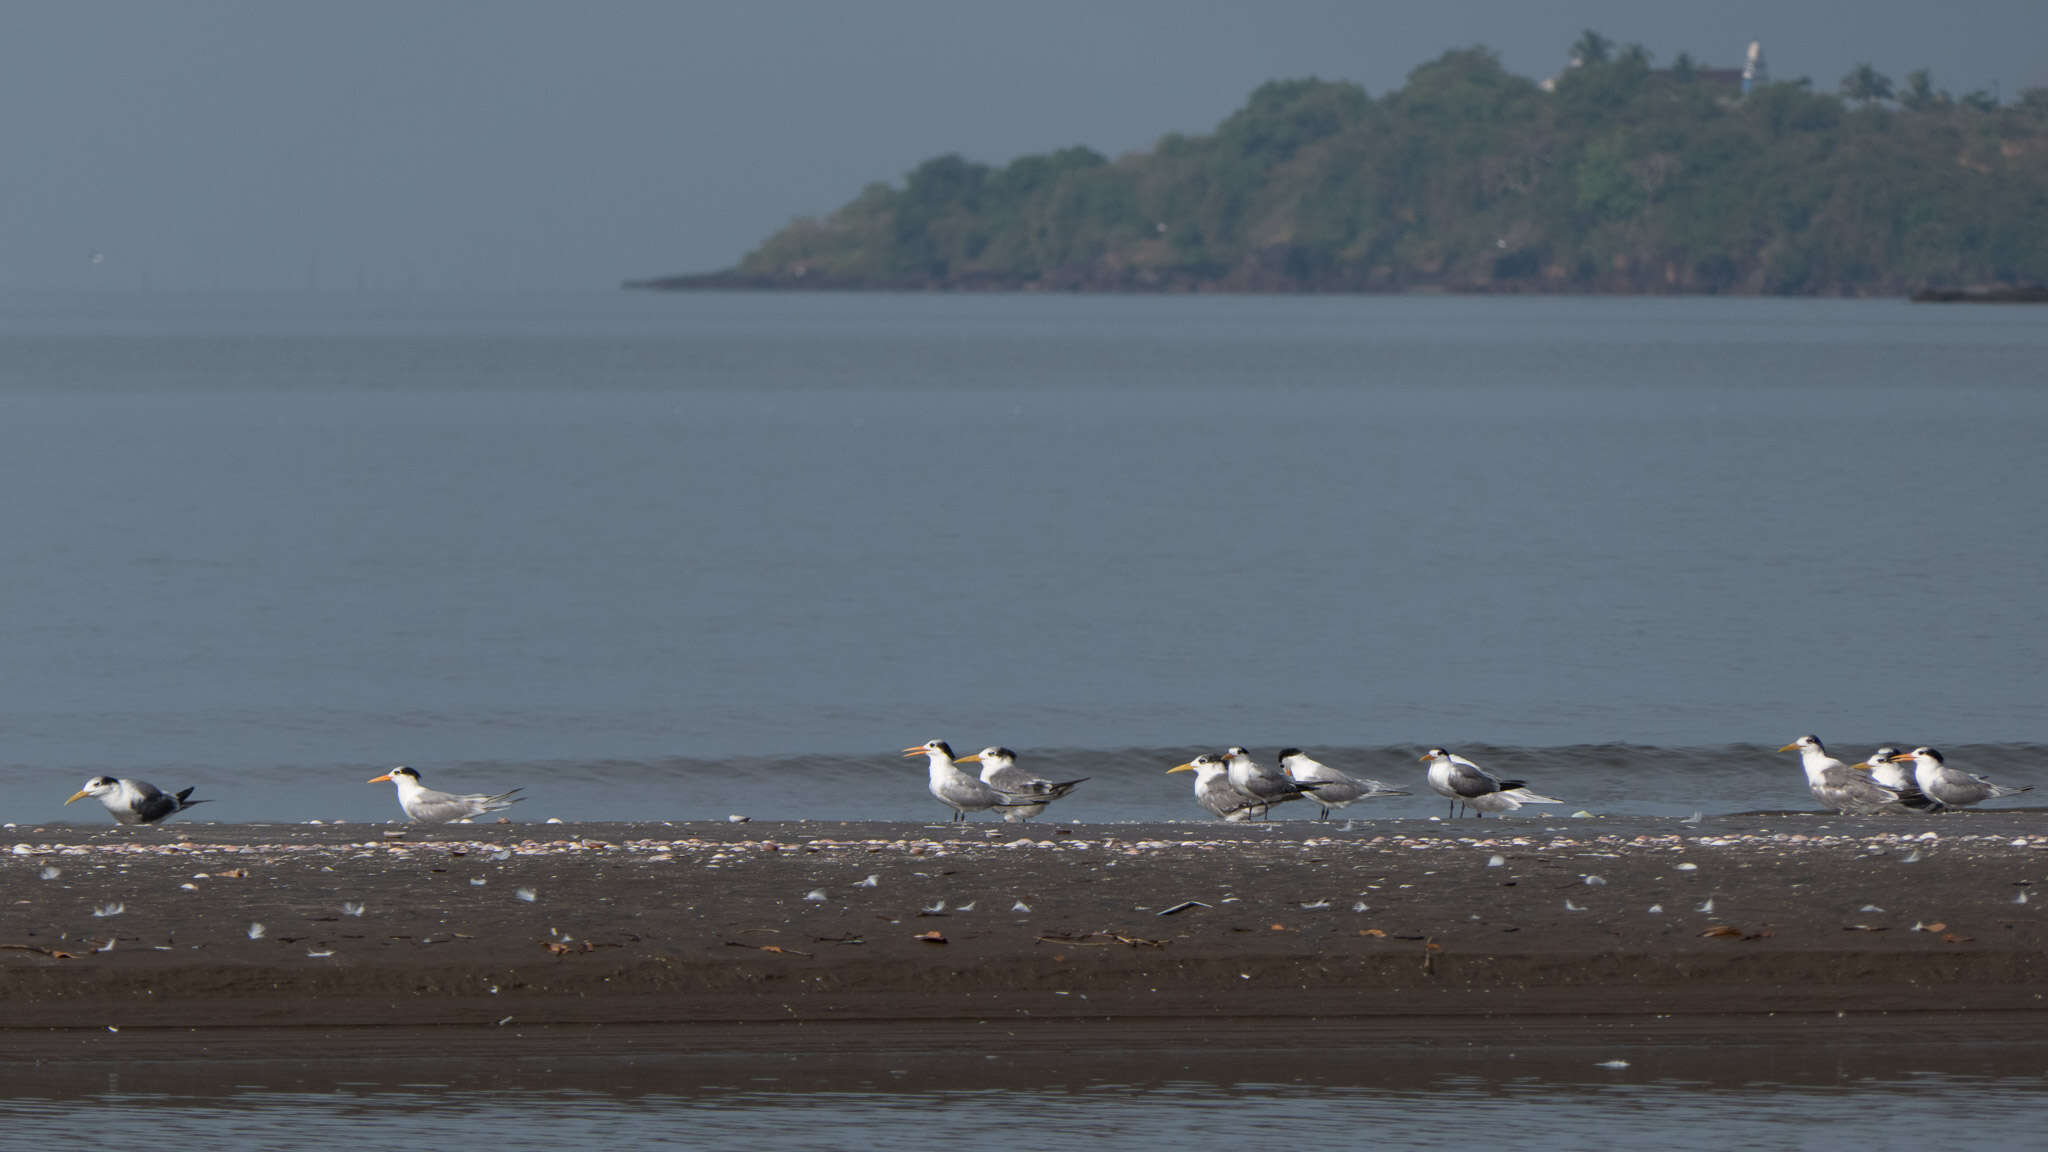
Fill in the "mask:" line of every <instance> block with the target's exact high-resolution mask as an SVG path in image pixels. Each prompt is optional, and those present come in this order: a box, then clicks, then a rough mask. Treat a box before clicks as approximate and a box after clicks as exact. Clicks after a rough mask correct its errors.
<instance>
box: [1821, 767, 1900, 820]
mask: <svg viewBox="0 0 2048 1152" xmlns="http://www.w3.org/2000/svg"><path fill="white" fill-rule="evenodd" d="M1813 791H1814V794H1815V795H1817V796H1819V797H1820V800H1821V803H1823V804H1826V805H1828V806H1829V807H1831V808H1834V809H1836V810H1837V811H1840V812H1863V813H1868V812H1883V811H1885V810H1886V809H1890V808H1897V807H1899V797H1898V794H1897V793H1895V792H1892V791H1891V790H1890V789H1887V788H1884V787H1881V786H1879V785H1878V784H1877V782H1876V781H1873V780H1871V779H1870V778H1869V777H1867V776H1865V775H1863V774H1862V773H1861V772H1857V771H1855V770H1854V769H1850V768H1840V767H1837V768H1829V769H1827V770H1826V771H1824V772H1822V773H1821V777H1820V782H1819V783H1817V784H1815V785H1814V789H1813Z"/></svg>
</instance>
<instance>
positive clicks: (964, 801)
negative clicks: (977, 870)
mask: <svg viewBox="0 0 2048 1152" xmlns="http://www.w3.org/2000/svg"><path fill="white" fill-rule="evenodd" d="M903 754H904V755H905V756H924V757H927V758H928V759H929V761H930V764H931V781H930V784H929V787H930V788H931V790H932V795H933V796H936V797H937V798H938V801H939V803H941V804H944V805H945V806H946V807H948V808H951V809H952V810H953V819H954V820H956V821H958V820H965V819H967V814H968V813H969V812H986V811H988V810H989V809H991V808H1029V807H1032V806H1034V805H1035V806H1037V807H1040V808H1043V807H1044V806H1045V804H1044V802H1043V801H1040V800H1036V799H1029V798H1025V797H1019V796H1011V795H1008V794H1007V793H1004V792H1001V791H998V790H997V789H995V788H992V787H990V786H989V785H987V784H984V783H982V782H981V781H979V780H976V779H975V778H974V777H972V776H969V775H968V774H967V773H965V772H962V771H961V770H960V769H958V768H955V767H954V766H953V748H952V746H951V745H949V744H947V743H946V742H945V741H944V740H927V741H925V742H924V743H922V744H919V745H918V746H917V747H915V748H905V749H904V750H903Z"/></svg>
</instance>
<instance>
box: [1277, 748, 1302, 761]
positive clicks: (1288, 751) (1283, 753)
mask: <svg viewBox="0 0 2048 1152" xmlns="http://www.w3.org/2000/svg"><path fill="white" fill-rule="evenodd" d="M1299 755H1301V749H1299V748H1282V749H1281V750H1280V759H1282V760H1285V759H1287V758H1288V757H1289V756H1299Z"/></svg>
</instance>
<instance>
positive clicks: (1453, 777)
mask: <svg viewBox="0 0 2048 1152" xmlns="http://www.w3.org/2000/svg"><path fill="white" fill-rule="evenodd" d="M1421 758H1422V759H1423V760H1426V761H1428V763H1429V789H1430V791H1432V792H1435V793H1436V794H1437V795H1439V796H1443V797H1446V798H1448V799H1449V800H1450V802H1451V813H1452V815H1456V814H1457V810H1458V805H1460V804H1462V805H1464V806H1465V807H1467V808H1470V809H1472V810H1473V811H1474V812H1476V813H1478V814H1479V815H1480V816H1485V815H1486V814H1487V813H1488V812H1495V813H1507V812H1513V811H1514V810H1515V809H1517V808H1520V807H1521V806H1522V805H1524V804H1562V803H1564V801H1562V800H1553V799H1551V798H1550V797H1548V796H1539V795H1537V794H1536V793H1534V792H1531V791H1529V785H1528V784H1527V783H1525V782H1523V781H1521V780H1502V779H1501V778H1499V777H1498V776H1495V775H1494V774H1493V773H1491V772H1488V771H1487V770H1486V769H1484V768H1481V767H1480V766H1479V765H1477V764H1474V763H1473V762H1471V761H1470V760H1467V759H1465V758H1464V757H1463V756H1454V755H1452V754H1451V753H1449V752H1446V751H1444V750H1443V749H1441V748H1431V749H1430V750H1429V751H1427V752H1424V753H1423V754H1422V757H1421Z"/></svg>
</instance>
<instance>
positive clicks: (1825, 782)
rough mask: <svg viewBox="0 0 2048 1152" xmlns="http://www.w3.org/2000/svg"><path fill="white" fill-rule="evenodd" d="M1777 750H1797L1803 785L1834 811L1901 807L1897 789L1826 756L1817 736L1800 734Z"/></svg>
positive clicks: (1865, 812) (1873, 810)
mask: <svg viewBox="0 0 2048 1152" xmlns="http://www.w3.org/2000/svg"><path fill="white" fill-rule="evenodd" d="M1778 751H1780V752H1797V753H1799V764H1800V766H1801V767H1803V768H1805V769H1806V786H1807V787H1808V788H1810V789H1812V790H1813V795H1814V797H1815V798H1816V799H1818V800H1819V801H1820V802H1821V803H1823V804H1825V805H1827V806H1828V807H1830V808H1833V809H1834V810H1835V811H1837V812H1844V813H1849V814H1852V815H1853V814H1862V815H1867V814H1869V813H1872V812H1887V811H1890V812H1896V811H1898V810H1899V809H1901V808H1903V807H1905V800H1904V799H1903V798H1901V797H1900V795H1899V794H1898V793H1897V792H1894V791H1892V790H1891V789H1889V788H1886V787H1884V786H1882V785H1880V784H1879V783H1877V781H1875V780H1872V779H1871V778H1870V777H1868V776H1865V775H1863V774H1861V773H1859V772H1857V771H1856V770H1855V769H1854V768H1851V767H1849V766H1848V765H1847V764H1844V763H1842V762H1841V761H1840V760H1837V759H1835V758H1834V757H1833V756H1830V755H1828V750H1827V749H1826V748H1824V747H1822V746H1821V742H1820V737H1818V736H1812V735H1808V736H1801V737H1800V738H1799V739H1797V740H1794V741H1793V742H1792V743H1790V744H1787V745H1785V746H1784V747H1783V748H1780V749H1778Z"/></svg>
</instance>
